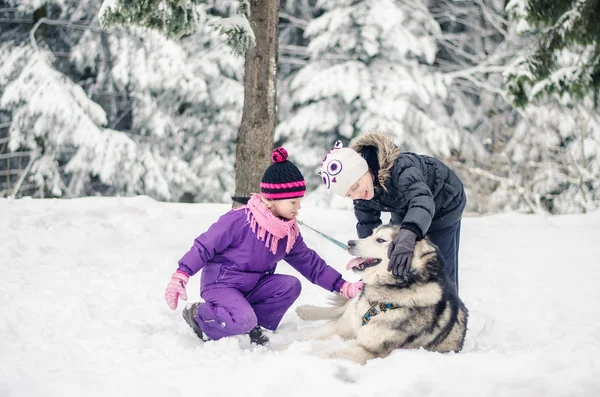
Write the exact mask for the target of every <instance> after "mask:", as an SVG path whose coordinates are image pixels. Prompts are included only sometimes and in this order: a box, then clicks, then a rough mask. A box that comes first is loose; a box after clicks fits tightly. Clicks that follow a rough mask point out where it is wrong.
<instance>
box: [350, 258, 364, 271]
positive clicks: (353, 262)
mask: <svg viewBox="0 0 600 397" xmlns="http://www.w3.org/2000/svg"><path fill="white" fill-rule="evenodd" d="M363 261H364V258H354V259H352V260H351V261H350V262H348V264H347V265H346V270H350V269H352V268H353V267H356V266H358V265H360V264H361V263H363Z"/></svg>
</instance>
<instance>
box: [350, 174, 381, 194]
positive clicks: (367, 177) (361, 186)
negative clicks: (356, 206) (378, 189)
mask: <svg viewBox="0 0 600 397" xmlns="http://www.w3.org/2000/svg"><path fill="white" fill-rule="evenodd" d="M373 196H375V192H374V189H373V175H371V173H370V172H369V171H367V172H366V173H365V174H364V175H363V176H361V177H360V179H359V180H358V181H356V183H355V184H354V185H352V186H350V189H348V193H346V197H350V198H351V199H352V200H371V199H372V198H373Z"/></svg>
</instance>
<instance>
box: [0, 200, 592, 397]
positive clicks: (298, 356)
mask: <svg viewBox="0 0 600 397" xmlns="http://www.w3.org/2000/svg"><path fill="white" fill-rule="evenodd" d="M228 208H229V207H228V205H213V204H165V203H159V202H155V201H153V200H151V199H149V198H147V197H135V198H84V199H76V200H31V199H23V200H8V199H1V200H0V396H2V397H12V396H28V397H34V396H36V397H37V396H57V397H58V396H60V397H69V396H76V397H82V396H85V397H91V396H102V397H106V396H137V395H139V396H144V397H151V396H161V397H163V396H169V397H177V396H200V397H212V396H227V397H230V396H243V397H250V396H272V397H279V396H302V397H306V396H344V397H350V396H478V397H481V396H494V397H497V396H528V397H531V396H540V397H541V396H544V397H545V396H586V397H587V396H595V395H599V394H600V377H599V374H600V326H599V325H600V212H596V213H593V214H589V215H574V216H556V217H543V216H531V215H518V214H504V215H496V216H486V217H478V218H474V217H467V218H465V219H464V220H463V229H462V235H461V240H462V246H461V251H460V285H461V296H462V298H463V300H464V301H465V304H466V305H467V307H468V308H469V310H470V323H469V331H468V333H467V340H466V343H465V349H464V351H463V352H462V353H459V354H437V353H430V352H426V351H423V350H418V351H396V352H394V353H393V354H392V355H391V356H390V357H388V358H386V359H376V360H372V361H370V362H369V363H367V365H365V366H359V365H357V364H354V363H350V362H346V361H342V360H327V359H322V358H319V357H318V355H317V354H318V352H319V351H320V350H321V349H327V348H331V347H335V346H339V345H341V344H343V343H344V342H343V341H341V340H339V339H337V340H330V341H324V342H295V341H294V338H295V336H296V335H298V333H299V332H302V328H304V327H308V326H311V325H309V324H307V323H304V322H303V321H302V320H300V319H299V318H298V317H297V316H296V314H295V312H294V311H293V310H290V311H289V312H288V313H287V314H286V316H285V317H284V319H283V322H282V324H281V326H280V328H279V329H278V331H277V332H276V333H274V334H271V335H270V336H271V340H272V341H273V344H274V345H277V344H279V345H281V344H284V343H286V342H292V344H291V345H290V347H289V348H288V349H287V350H283V351H277V350H274V349H270V348H267V347H262V346H255V345H250V343H249V341H248V340H246V339H245V338H242V337H236V338H229V339H224V340H220V341H218V342H209V343H206V344H202V343H201V342H199V341H198V339H197V338H196V336H195V335H194V334H193V332H192V331H191V329H190V328H189V327H188V326H187V325H186V324H185V322H184V321H183V319H182V318H181V307H182V306H181V305H180V307H179V308H178V309H177V311H176V312H172V311H171V310H169V309H168V307H167V305H166V303H165V302H164V298H163V294H164V289H165V287H166V284H167V282H168V281H169V279H170V275H171V273H172V272H173V270H174V269H175V268H176V266H177V260H178V259H179V258H180V257H181V255H183V254H184V253H185V252H186V251H187V249H188V248H189V247H190V246H191V244H192V241H193V239H194V238H195V237H196V236H197V235H198V234H200V233H201V232H202V231H204V230H205V229H206V228H207V227H208V226H209V225H210V224H211V223H212V222H213V221H215V220H216V219H217V217H218V216H219V215H221V214H222V213H223V212H225V211H227V210H228ZM301 219H302V220H303V221H304V222H306V223H307V224H309V225H311V226H312V227H314V228H316V229H319V230H321V231H323V232H325V233H328V234H331V235H332V236H334V237H336V238H338V239H339V240H342V241H344V240H347V239H349V238H354V220H353V214H352V212H351V211H348V210H323V209H318V208H304V209H303V210H302V215H301ZM302 232H303V235H304V238H305V240H306V242H307V244H308V245H309V246H311V247H312V248H314V249H315V250H316V251H317V252H319V253H320V254H321V255H322V256H323V257H324V258H325V259H326V260H327V261H328V262H329V263H330V264H331V265H332V266H334V267H335V268H337V269H338V270H340V271H341V272H342V273H343V274H344V276H345V277H346V278H347V279H350V280H355V279H356V277H355V276H354V275H353V274H349V273H347V272H346V271H345V270H344V265H345V264H346V262H347V261H348V260H349V259H350V256H349V255H348V254H347V253H345V252H343V251H342V250H341V249H339V248H338V247H336V246H335V245H333V244H331V243H330V242H328V241H327V240H325V239H323V238H322V237H320V236H318V235H317V234H315V233H314V232H312V231H310V230H308V229H302ZM278 269H279V271H280V272H285V273H289V274H297V273H295V271H294V270H293V269H291V268H290V267H289V266H288V265H287V264H285V263H283V262H282V263H281V264H280V265H279V268H278ZM298 277H299V278H300V279H301V280H302V282H303V291H302V295H301V296H300V298H299V299H298V301H297V302H296V304H304V303H309V302H313V303H314V302H317V303H320V302H325V300H326V296H327V294H328V292H327V291H324V290H322V289H320V288H319V287H317V286H314V285H312V284H310V283H309V282H308V281H307V280H305V279H303V278H302V276H300V275H298ZM198 287H199V276H196V277H194V278H193V279H192V280H191V281H190V283H189V284H188V295H189V296H190V299H191V300H197V299H198V297H199V293H198Z"/></svg>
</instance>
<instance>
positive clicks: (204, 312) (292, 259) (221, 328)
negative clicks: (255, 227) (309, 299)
mask: <svg viewBox="0 0 600 397" xmlns="http://www.w3.org/2000/svg"><path fill="white" fill-rule="evenodd" d="M286 243H287V237H285V238H283V239H281V240H280V241H279V244H278V246H277V254H275V255H274V254H273V253H272V252H271V251H270V249H269V248H268V247H266V246H265V241H262V240H259V239H258V238H257V237H256V234H254V232H252V230H251V229H250V224H249V222H248V220H247V211H246V210H244V209H235V210H232V211H229V212H228V213H226V214H224V215H222V216H221V217H220V218H219V220H217V222H215V223H214V224H213V225H211V227H210V228H209V229H208V230H207V231H206V232H205V233H203V234H201V235H200V236H198V237H197V238H196V239H195V240H194V245H193V246H192V248H191V249H190V250H189V251H188V252H187V253H186V254H185V255H184V256H183V257H182V258H181V259H180V260H179V270H180V271H182V272H184V273H187V274H189V275H190V276H193V275H194V274H196V273H198V272H199V271H200V270H201V269H203V271H202V277H201V280H200V295H201V296H202V298H203V299H204V301H205V303H201V304H200V305H198V312H197V313H196V316H195V317H196V321H197V322H198V325H199V326H200V328H201V329H202V332H204V333H205V334H206V335H207V336H208V337H210V338H211V339H214V340H216V339H220V338H223V337H225V336H232V335H240V334H245V333H247V332H249V331H250V330H252V329H253V328H254V327H256V325H257V324H258V325H260V326H262V327H264V328H266V329H270V330H275V329H276V328H277V326H278V325H279V322H280V321H281V318H282V317H283V315H284V314H285V312H286V311H287V309H288V308H289V307H290V306H291V305H292V303H294V301H295V300H296V298H298V296H299V295H300V290H301V285H300V280H298V279H297V278H296V277H293V276H289V275H284V274H273V273H274V272H275V268H276V266H277V262H278V261H280V260H282V259H284V260H285V261H286V262H288V263H289V264H290V265H291V266H292V267H293V268H294V269H296V270H297V271H299V272H300V273H301V274H302V275H303V276H304V277H306V278H307V279H308V280H310V281H311V282H312V283H314V284H317V285H320V286H321V287H323V288H325V289H327V290H329V291H339V290H340V288H341V286H342V284H343V283H344V279H343V278H342V275H341V274H340V273H339V272H338V271H336V270H335V269H333V268H332V267H330V266H328V265H327V264H326V263H325V261H324V260H323V259H322V258H321V257H319V255H317V253H316V252H315V251H313V250H312V249H310V248H308V247H307V246H306V244H305V243H304V240H303V239H302V236H300V235H299V236H298V237H297V239H296V242H295V243H294V246H293V248H292V249H291V251H290V252H289V253H287V254H286V253H285V249H286Z"/></svg>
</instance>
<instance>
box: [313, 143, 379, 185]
mask: <svg viewBox="0 0 600 397" xmlns="http://www.w3.org/2000/svg"><path fill="white" fill-rule="evenodd" d="M367 171H369V166H368V165H367V162H366V161H365V159H363V158H362V156H361V155H360V154H358V153H357V152H355V151H354V150H353V149H350V148H345V147H343V144H342V142H341V141H337V142H336V143H335V145H334V146H333V147H332V148H331V150H330V151H329V153H327V156H325V159H323V164H321V168H320V169H319V175H321V179H322V180H323V184H324V185H325V188H326V189H327V190H329V191H331V192H333V193H335V194H337V195H338V196H342V197H345V196H346V194H347V193H348V190H349V189H350V187H351V186H352V185H354V184H355V183H356V181H358V180H359V179H360V178H361V177H362V176H363V175H364V174H365V173H366V172H367Z"/></svg>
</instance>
